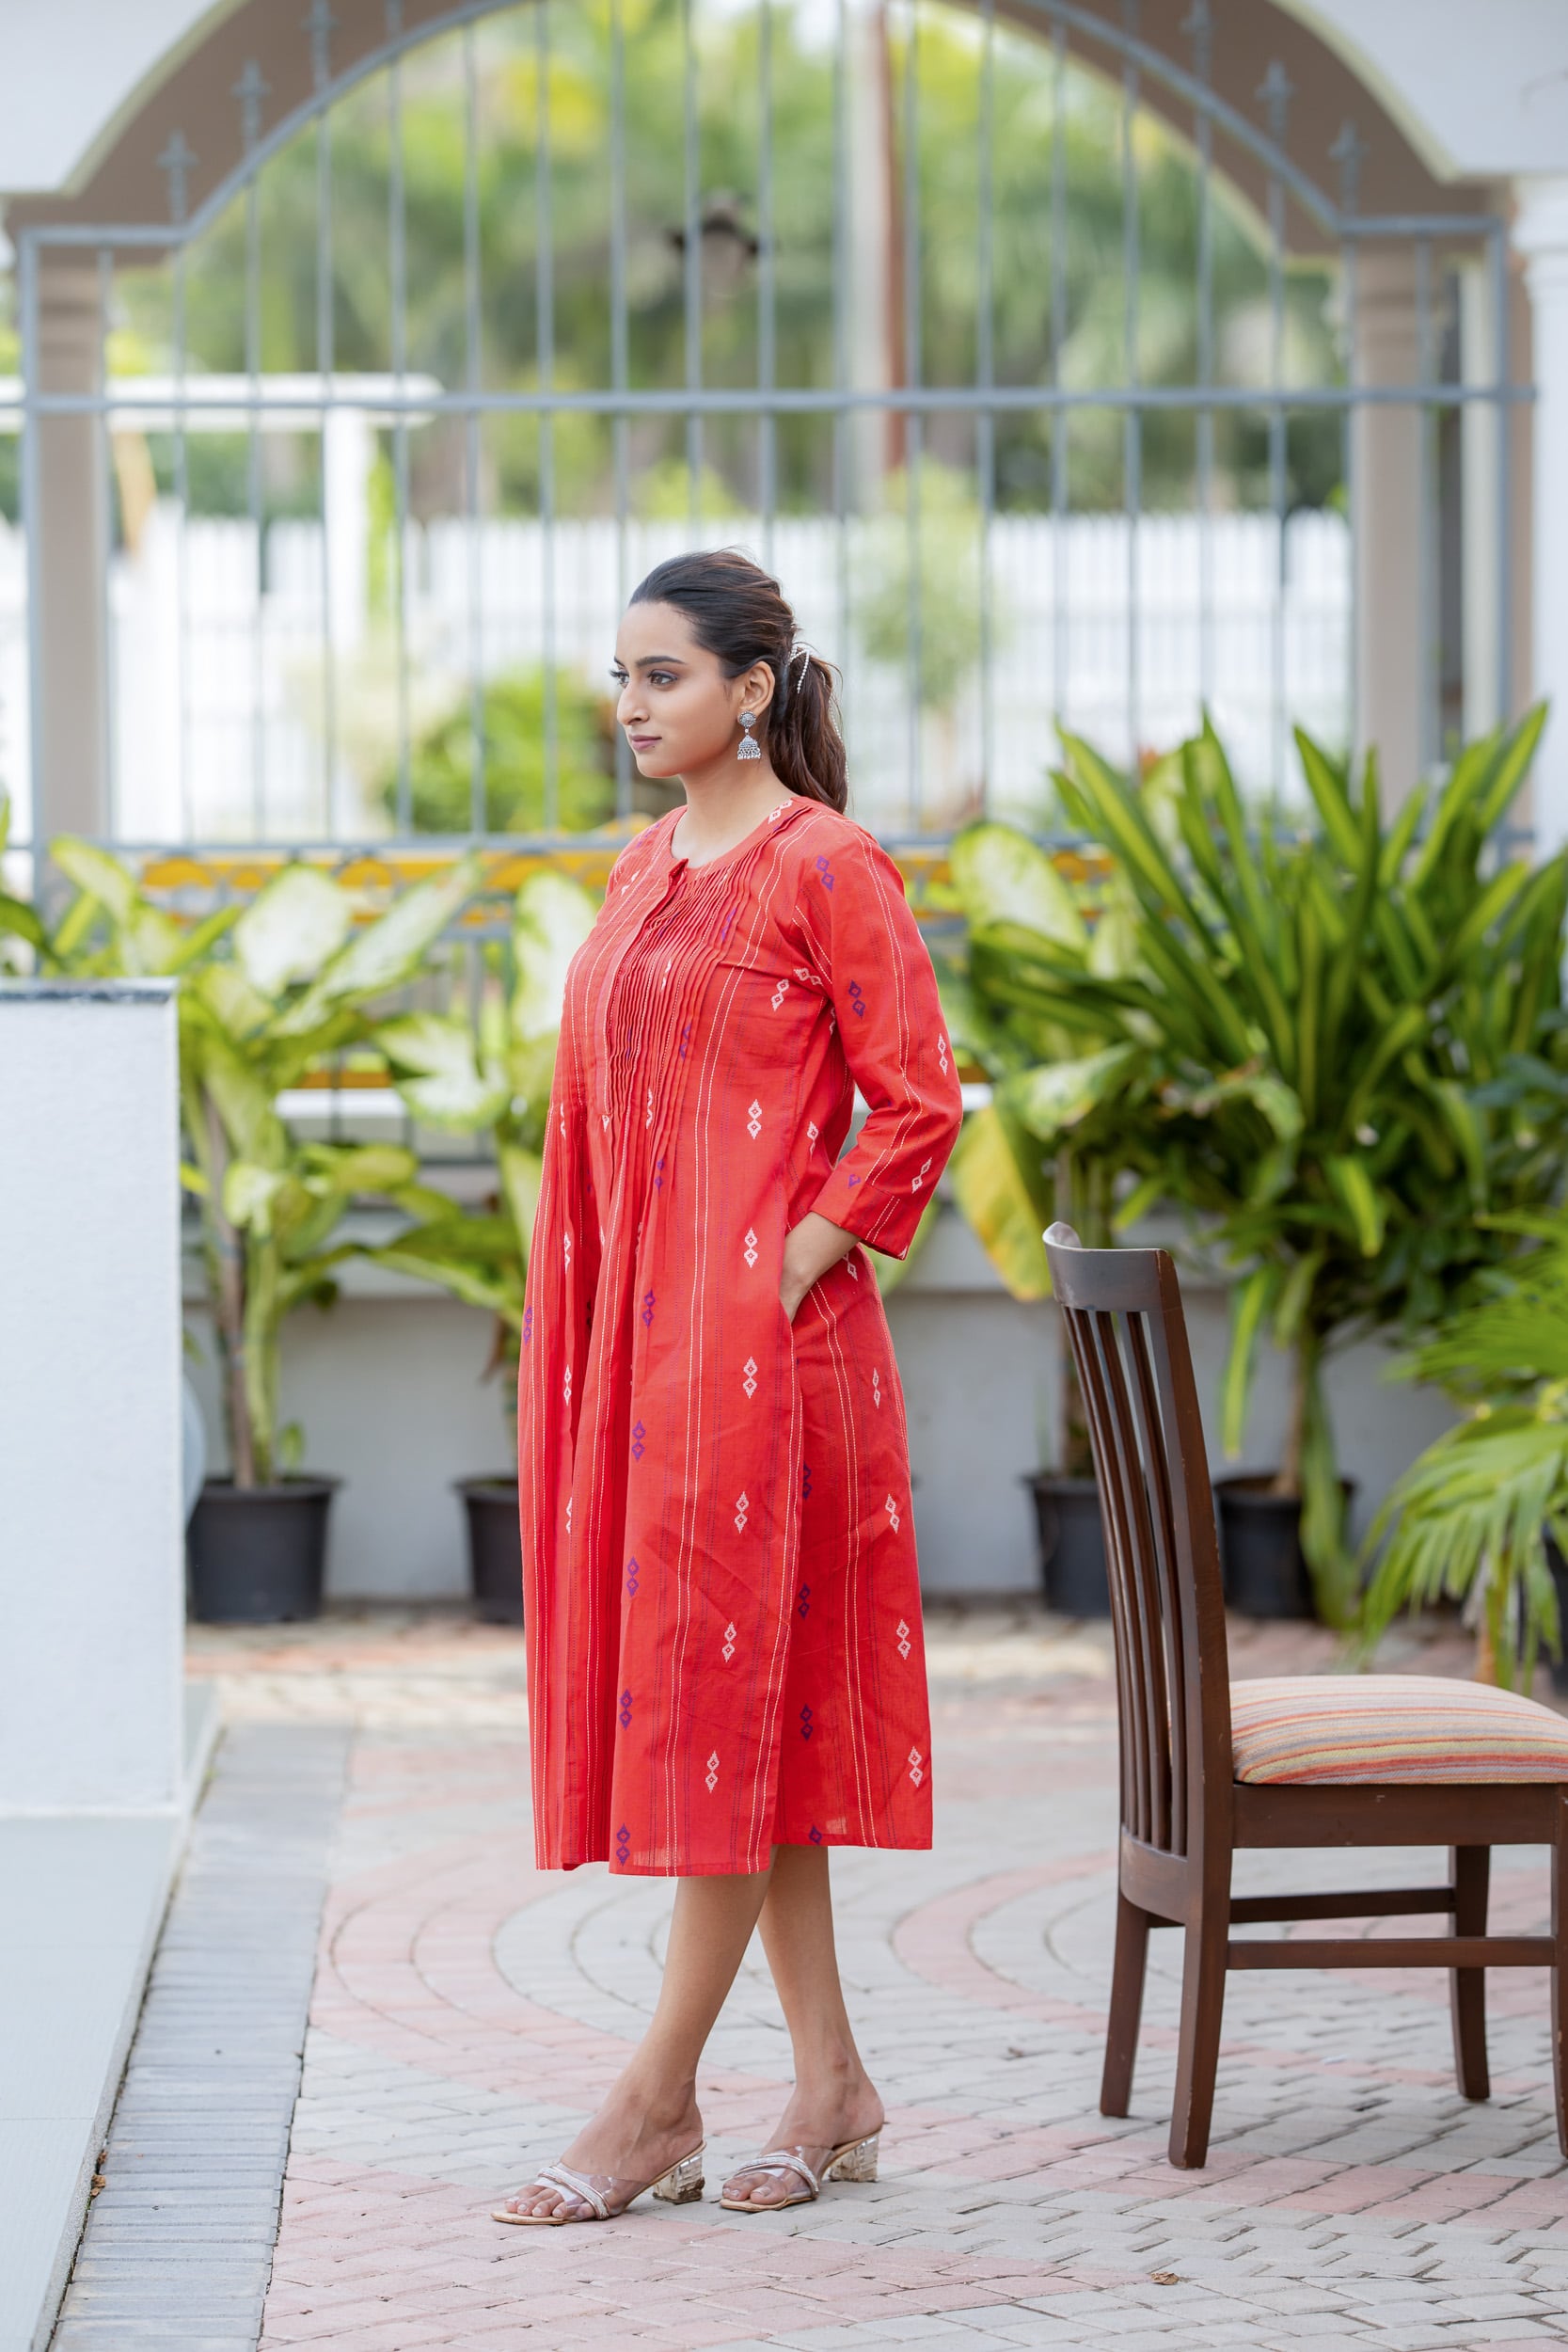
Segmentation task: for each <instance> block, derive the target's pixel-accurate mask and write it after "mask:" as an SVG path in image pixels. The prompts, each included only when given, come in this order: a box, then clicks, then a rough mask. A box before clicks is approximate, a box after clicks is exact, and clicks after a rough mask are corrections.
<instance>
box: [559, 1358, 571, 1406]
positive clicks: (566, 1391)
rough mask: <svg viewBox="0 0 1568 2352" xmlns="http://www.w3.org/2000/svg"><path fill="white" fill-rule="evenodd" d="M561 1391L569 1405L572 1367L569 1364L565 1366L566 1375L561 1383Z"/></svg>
mask: <svg viewBox="0 0 1568 2352" xmlns="http://www.w3.org/2000/svg"><path fill="white" fill-rule="evenodd" d="M561 1393H562V1396H563V1397H564V1398H565V1400H566V1402H567V1404H568V1405H570V1403H571V1401H572V1367H571V1365H570V1364H568V1365H567V1367H566V1377H565V1379H564V1380H563V1381H562V1384H561Z"/></svg>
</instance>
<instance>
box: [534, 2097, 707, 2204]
mask: <svg viewBox="0 0 1568 2352" xmlns="http://www.w3.org/2000/svg"><path fill="white" fill-rule="evenodd" d="M702 2137H703V2119H702V2116H701V2115H700V2114H699V2112H698V2109H697V2099H696V2093H695V2091H694V2090H688V2091H687V2092H686V2093H685V2095H684V2096H683V2097H678V2098H674V2099H669V2098H665V2099H659V2098H650V2097H648V2096H647V2095H646V2094H642V2093H639V2092H638V2091H637V2090H635V2089H634V2088H632V2087H631V2086H628V2085H626V2084H624V2083H617V2084H616V2086H615V2088H614V2090H612V2091H611V2092H610V2096H609V2098H608V2099H607V2100H606V2101H605V2103H604V2105H603V2106H602V2107H600V2109H599V2111H598V2113H597V2114H596V2115H594V2117H592V2118H591V2120H590V2121H589V2122H587V2123H585V2124H584V2125H583V2127H582V2129H581V2131H580V2132H578V2136H577V2137H576V2139H574V2140H573V2142H572V2144H571V2146H570V2147H569V2148H568V2149H566V2150H565V2151H564V2153H562V2156H561V2158H560V2162H561V2163H562V2164H563V2165H567V2166H569V2167H570V2168H571V2169H572V2170H573V2171H574V2172H581V2173H583V2174H585V2175H586V2177H587V2178H588V2179H589V2180H590V2181H592V2183H593V2185H594V2187H595V2188H596V2189H597V2191H598V2193H599V2195H600V2197H601V2198H602V2199H603V2200H604V2201H605V2203H606V2205H608V2207H609V2208H610V2214H611V2216H613V2215H615V2214H618V2213H624V2212H625V2211H626V2207H627V2206H628V2205H629V2204H630V2203H631V2201H632V2199H633V2198H634V2197H639V2196H641V2193H642V2191H643V2190H644V2189H645V2188H646V2187H647V2185H648V2184H649V2182H650V2181H657V2180H659V2179H661V2178H662V2177H663V2175H664V2174H665V2173H666V2172H668V2171H669V2169H670V2168H671V2166H672V2165H674V2164H678V2163H679V2162H680V2160H681V2158H682V2157H683V2156H689V2154H690V2153H691V2152H692V2150H693V2149H694V2148H695V2147H696V2146H697V2144H698V2142H699V2141H700V2140H701V2138H702ZM497 2211H498V2212H499V2213H502V2214H515V2215H517V2216H518V2217H519V2218H520V2217H523V2216H525V2215H530V2214H531V2215H534V2216H535V2217H538V2218H539V2219H540V2220H544V2219H546V2218H547V2217H550V2216H552V2215H553V2216H558V2217H560V2219H562V2221H593V2220H595V2219H596V2218H597V2216H596V2215H595V2213H594V2208H593V2206H592V2205H591V2204H590V2203H589V2202H588V2200H587V2199H586V2198H585V2197H578V2196H576V2195H574V2194H573V2192H572V2191H571V2190H570V2189H569V2188H563V2187H562V2186H560V2185H558V2184H556V2183H553V2182H548V2181H538V2182H531V2183H528V2184H526V2185H524V2186H523V2187H522V2188H520V2189H518V2190H517V2191H516V2192H515V2194H514V2195H513V2196H511V2197H508V2198H505V2199H503V2200H502V2202H501V2204H500V2205H499V2207H498V2208H497Z"/></svg>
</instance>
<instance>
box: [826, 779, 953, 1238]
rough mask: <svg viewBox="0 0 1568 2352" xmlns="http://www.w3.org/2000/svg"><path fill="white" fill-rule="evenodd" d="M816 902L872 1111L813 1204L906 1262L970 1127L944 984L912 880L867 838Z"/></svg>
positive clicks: (859, 840) (843, 1031)
mask: <svg viewBox="0 0 1568 2352" xmlns="http://www.w3.org/2000/svg"><path fill="white" fill-rule="evenodd" d="M806 898H807V903H808V907H809V922H810V929H811V931H812V935H813V944H814V948H815V950H816V958H815V960H816V965H817V969H818V971H819V973H820V975H821V977H822V978H823V980H824V981H825V982H826V984H827V987H828V991H829V993H830V995H831V997H832V1005H833V1010H834V1013H835V1016H836V1018H837V1023H838V1033H839V1037H840V1040H841V1041H842V1043H843V1047H844V1057H845V1060H846V1061H847V1064H848V1066H849V1074H850V1076H851V1077H852V1078H853V1079H854V1081H855V1084H856V1086H857V1087H858V1088H859V1089H860V1091H861V1093H862V1095H863V1098H864V1100H865V1103H866V1104H867V1106H868V1116H867V1117H866V1119H865V1120H864V1122H863V1125H862V1127H861V1130H860V1133H859V1135H858V1136H856V1137H855V1139H854V1142H853V1143H852V1144H851V1145H850V1147H849V1149H848V1150H847V1152H845V1153H844V1155H843V1157H842V1158H841V1159H840V1160H839V1161H838V1162H837V1164H836V1166H835V1167H834V1168H833V1170H832V1174H831V1175H830V1176H829V1177H828V1179H827V1181H826V1183H825V1184H823V1186H822V1189H821V1191H820V1192H819V1193H818V1194H817V1196H816V1200H814V1201H813V1202H812V1204H811V1205H812V1207H813V1208H814V1209H815V1210H816V1213H817V1215H818V1216H825V1217H829V1218H831V1219H832V1222H833V1224H835V1225H841V1226H843V1227H844V1228H845V1230H846V1231H847V1232H851V1233H853V1234H854V1235H855V1237H856V1239H857V1240H859V1241H863V1242H865V1243H867V1244H869V1246H870V1247H871V1248H874V1249H880V1250H884V1251H885V1252H886V1253H887V1255H888V1256H889V1257H894V1258H904V1257H907V1256H908V1255H909V1251H910V1245H911V1242H912V1241H913V1239H914V1232H915V1227H916V1226H917V1225H918V1224H919V1222H920V1218H921V1215H922V1213H923V1211H924V1210H925V1208H926V1206H927V1202H928V1201H929V1200H930V1198H931V1194H932V1192H933V1190H934V1188H935V1186H936V1182H937V1179H938V1177H939V1176H940V1175H941V1174H942V1169H943V1168H944V1167H945V1166H946V1163H947V1155H948V1153H949V1152H951V1151H952V1149H953V1146H954V1144H955V1142H956V1141H957V1139H958V1127H959V1124H960V1122H961V1120H962V1118H963V1104H962V1098H961V1095H960V1093H959V1089H958V1073H957V1071H956V1069H955V1067H954V1057H953V1048H952V1042H951V1041H950V1039H949V1038H948V1035H947V1024H946V1020H945V1018H944V1016H943V1013H942V999H941V997H940V996H939V994H938V993H937V979H936V974H935V973H934V972H933V970H932V969H931V959H930V955H929V953H928V951H927V946H926V942H925V941H924V940H923V939H922V938H921V936H920V927H919V925H918V924H917V923H916V921H915V919H914V916H913V914H911V912H910V907H909V902H908V900H907V899H906V898H905V896H904V878H903V876H902V875H901V874H900V872H899V871H898V868H897V866H895V864H894V862H893V860H892V858H890V857H889V856H888V854H887V852H886V851H885V850H883V849H881V848H880V846H879V844H878V843H877V842H876V841H875V840H874V839H873V838H872V836H871V835H870V834H868V833H865V832H863V831H862V830H861V828H860V827H858V826H856V827H852V828H850V829H848V830H847V833H846V834H845V835H844V837H843V838H842V840H841V841H840V842H839V843H838V844H836V845H835V846H834V847H833V850H832V854H831V855H830V856H823V857H818V858H816V860H815V861H814V864H813V867H812V869H811V880H810V882H808V885H807V891H806Z"/></svg>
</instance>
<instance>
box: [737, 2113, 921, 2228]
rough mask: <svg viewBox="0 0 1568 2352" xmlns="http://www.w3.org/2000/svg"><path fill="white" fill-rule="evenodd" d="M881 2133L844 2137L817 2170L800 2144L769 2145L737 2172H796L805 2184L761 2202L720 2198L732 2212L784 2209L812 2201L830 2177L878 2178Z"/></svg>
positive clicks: (776, 2211) (759, 2211)
mask: <svg viewBox="0 0 1568 2352" xmlns="http://www.w3.org/2000/svg"><path fill="white" fill-rule="evenodd" d="M881 2137H882V2135H881V2133H880V2131H875V2132H867V2133H866V2134H865V2135H864V2136H863V2137H862V2138H860V2139H841V2140H840V2142H839V2144H838V2146H837V2147H836V2148H830V2149H829V2151H828V2160H827V2162H826V2163H825V2164H824V2165H823V2167H822V2169H821V2171H820V2172H814V2171H813V2169H812V2168H811V2166H810V2165H809V2164H808V2163H807V2162H806V2159H805V2156H804V2155H803V2153H801V2151H800V2149H799V2148H769V2149H768V2152H767V2153H766V2154H765V2155H761V2156H748V2157H747V2158H746V2160H745V2162H744V2163H743V2164H737V2165H736V2168H735V2169H736V2173H741V2172H769V2173H772V2174H773V2175H775V2177H777V2178H778V2179H781V2180H782V2179H784V2178H785V2177H786V2176H787V2175H789V2174H790V2173H793V2174H794V2175H795V2177H796V2178H797V2179H798V2180H799V2181H800V2184H801V2185H800V2187H799V2188H798V2189H797V2190H796V2191H795V2193H794V2195H793V2196H790V2197H778V2198H774V2199H773V2200H772V2201H771V2202H770V2203H768V2204H758V2203H757V2202H756V2201H755V2200H754V2199H752V2198H750V2197H721V2199H720V2200H719V2202H720V2203H721V2205H723V2206H726V2207H727V2208H728V2210H729V2211H730V2212H731V2213H783V2212H784V2209H785V2207H786V2206H788V2205H809V2204H810V2203H811V2202H812V2201H813V2200H814V2199H815V2198H817V2197H819V2196H820V2195H821V2193H822V2190H823V2187H824V2186H825V2185H826V2184H827V2183H828V2182H829V2181H874V2180H875V2179H876V2177H877V2151H878V2145H879V2141H880V2139H881Z"/></svg>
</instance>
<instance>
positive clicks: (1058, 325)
mask: <svg viewBox="0 0 1568 2352" xmlns="http://www.w3.org/2000/svg"><path fill="white" fill-rule="evenodd" d="M1051 68H1052V71H1051V372H1050V380H1051V389H1052V390H1053V392H1054V391H1059V390H1060V389H1061V383H1062V353H1063V352H1064V351H1065V349H1066V348H1067V334H1068V310H1067V236H1068V228H1067V27H1066V26H1065V25H1064V24H1062V23H1061V22H1060V20H1058V21H1057V22H1056V23H1055V24H1053V26H1052V28H1051ZM1068 430H1069V427H1068V412H1067V410H1066V409H1065V408H1057V409H1054V410H1053V412H1052V418H1051V640H1052V642H1051V693H1052V699H1053V703H1054V704H1055V716H1056V718H1057V719H1058V720H1059V721H1065V720H1066V719H1067V717H1068V715H1069V704H1068V691H1067V687H1068V565H1067V553H1068V548H1067V517H1068Z"/></svg>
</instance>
